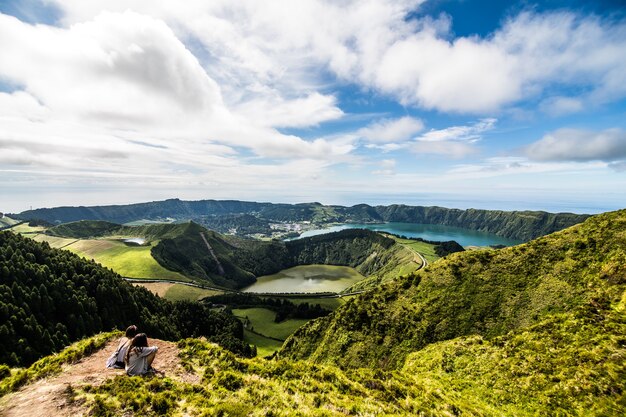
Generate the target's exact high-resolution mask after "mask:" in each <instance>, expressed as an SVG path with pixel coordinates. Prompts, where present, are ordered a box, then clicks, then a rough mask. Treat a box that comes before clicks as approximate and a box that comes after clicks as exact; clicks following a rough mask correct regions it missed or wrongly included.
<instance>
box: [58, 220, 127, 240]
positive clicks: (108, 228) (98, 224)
mask: <svg viewBox="0 0 626 417" xmlns="http://www.w3.org/2000/svg"><path fill="white" fill-rule="evenodd" d="M120 227H121V225H119V224H117V223H111V222H105V221H98V220H80V221H77V222H72V223H65V224H61V225H58V226H54V227H52V228H50V229H48V230H47V231H46V233H48V234H49V235H52V236H60V237H74V238H77V239H89V238H93V237H98V236H103V235H107V234H110V233H112V232H114V231H115V230H117V229H119V228H120Z"/></svg>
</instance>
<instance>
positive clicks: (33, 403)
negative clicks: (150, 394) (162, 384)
mask: <svg viewBox="0 0 626 417" xmlns="http://www.w3.org/2000/svg"><path fill="white" fill-rule="evenodd" d="M149 342H150V344H151V345H156V346H158V347H159V352H158V354H157V357H156V358H155V360H154V363H153V366H154V367H155V368H156V369H158V370H159V371H163V372H165V375H166V376H169V377H172V378H176V379H179V380H183V381H186V382H192V383H196V382H198V380H199V378H198V377H197V376H196V375H193V374H190V373H188V372H186V371H185V370H184V369H183V368H182V366H181V365H180V359H179V358H178V348H177V347H176V344H175V343H172V342H166V341H163V340H158V339H150V340H149ZM117 343H118V341H117V340H113V341H111V342H109V343H108V344H107V345H106V347H105V348H104V349H102V350H99V351H98V352H96V353H94V354H93V355H91V356H88V357H86V358H83V359H82V360H81V361H80V362H78V363H75V364H73V365H68V366H66V367H65V368H64V370H63V372H62V373H61V374H59V375H57V376H53V377H50V378H45V379H42V380H39V381H36V382H34V383H32V384H29V385H27V386H25V387H23V388H22V389H20V390H19V391H17V392H15V393H12V394H9V395H7V396H5V397H4V398H2V399H0V416H1V417H18V416H19V417H24V416H38V417H52V416H63V417H65V416H68V417H69V416H72V417H78V416H84V415H86V414H87V410H86V409H84V408H81V407H80V406H77V405H72V404H69V403H68V398H67V394H66V390H67V388H68V387H69V386H70V385H71V386H72V387H78V386H81V385H86V384H89V385H100V384H102V383H103V382H104V381H106V380H107V379H109V378H114V377H115V376H116V375H124V370H123V369H104V363H105V362H106V359H107V358H108V356H109V355H110V354H111V352H113V351H115V349H116V348H117Z"/></svg>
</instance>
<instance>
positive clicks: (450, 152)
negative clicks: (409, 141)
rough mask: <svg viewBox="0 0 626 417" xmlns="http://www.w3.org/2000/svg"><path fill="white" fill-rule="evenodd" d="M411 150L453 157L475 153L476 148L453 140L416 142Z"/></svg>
mask: <svg viewBox="0 0 626 417" xmlns="http://www.w3.org/2000/svg"><path fill="white" fill-rule="evenodd" d="M411 150H412V151H413V152H415V153H417V154H435V155H442V156H447V157H450V158H454V159H459V158H465V157H466V156H469V155H472V154H474V153H476V148H475V147H474V146H472V145H471V144H468V143H464V142H454V141H438V142H421V141H420V142H416V143H415V144H413V145H412V146H411Z"/></svg>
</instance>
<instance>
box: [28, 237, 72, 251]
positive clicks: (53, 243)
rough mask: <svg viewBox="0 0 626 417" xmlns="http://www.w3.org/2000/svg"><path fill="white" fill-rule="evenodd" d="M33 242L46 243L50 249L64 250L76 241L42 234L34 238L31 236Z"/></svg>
mask: <svg viewBox="0 0 626 417" xmlns="http://www.w3.org/2000/svg"><path fill="white" fill-rule="evenodd" d="M33 240H35V241H37V242H48V244H49V245H50V247H52V248H56V249H61V248H65V247H67V246H69V245H71V244H72V243H75V242H77V240H76V239H73V238H66V237H56V236H48V235H44V234H38V235H36V236H33Z"/></svg>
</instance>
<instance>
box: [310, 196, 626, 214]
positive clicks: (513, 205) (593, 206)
mask: <svg viewBox="0 0 626 417" xmlns="http://www.w3.org/2000/svg"><path fill="white" fill-rule="evenodd" d="M495 197H496V198H494V199H488V198H471V197H470V198H468V197H467V196H452V195H441V194H419V195H414V194H404V195H366V194H362V195H359V196H355V197H352V196H349V197H348V196H344V197H343V198H341V197H340V198H339V199H338V200H339V201H335V202H333V203H329V202H325V201H321V202H322V203H324V204H340V205H347V206H353V205H355V204H359V203H365V204H369V205H372V206H377V205H384V206H388V205H390V204H405V205H408V206H439V207H446V208H458V209H464V210H465V209H469V208H475V209H484V210H505V211H515V210H541V211H547V212H550V213H578V214H597V213H604V212H606V211H613V210H619V209H622V208H626V202H621V201H606V200H604V201H594V199H592V198H590V200H589V201H584V202H582V201H572V200H570V201H566V200H555V201H551V200H549V199H546V200H543V199H542V200H541V201H537V200H531V199H522V198H520V199H501V198H498V196H495ZM615 200H619V199H618V198H615Z"/></svg>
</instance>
